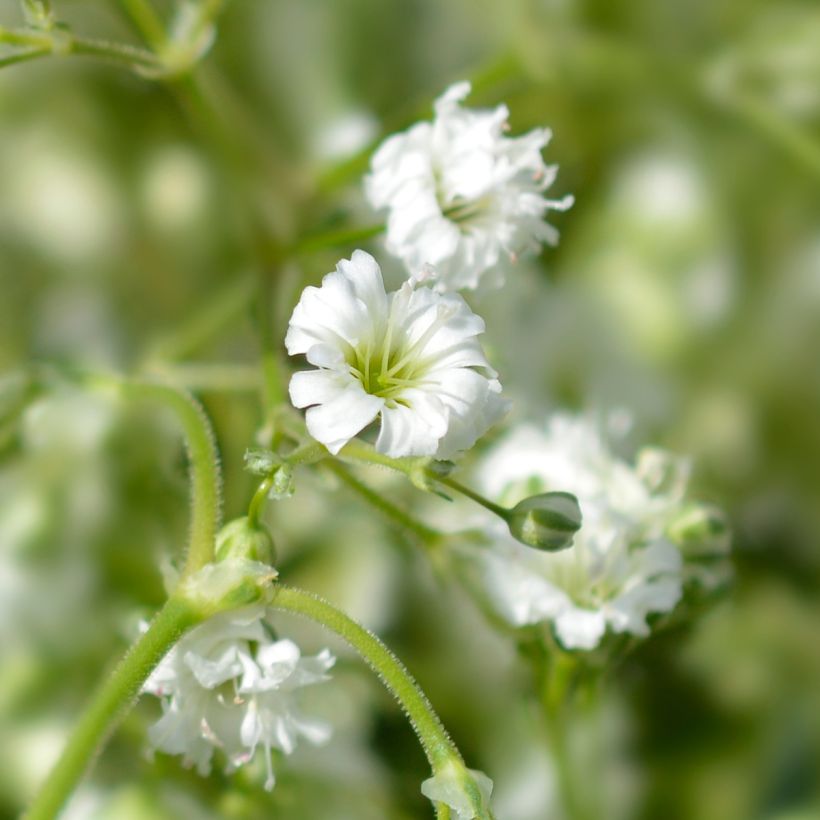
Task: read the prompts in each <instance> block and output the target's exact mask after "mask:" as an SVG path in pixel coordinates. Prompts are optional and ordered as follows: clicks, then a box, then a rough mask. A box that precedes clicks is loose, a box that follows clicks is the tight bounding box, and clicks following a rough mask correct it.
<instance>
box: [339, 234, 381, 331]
mask: <svg viewBox="0 0 820 820" xmlns="http://www.w3.org/2000/svg"><path fill="white" fill-rule="evenodd" d="M337 270H339V271H340V272H341V273H342V274H344V275H345V276H346V277H347V279H348V280H349V281H350V282H351V284H352V285H353V289H354V290H355V292H356V295H357V296H358V297H359V299H361V300H362V302H364V304H365V305H366V307H367V311H368V316H369V318H370V320H371V322H375V321H377V320H379V319H381V318H383V317H385V316H386V315H387V294H386V293H385V290H384V280H383V279H382V272H381V269H380V268H379V265H378V263H377V262H376V260H375V259H374V258H373V257H372V256H371V255H370V254H369V253H366V252H365V251H360V250H356V251H353V255H352V256H351V258H350V261H348V260H347V259H342V261H341V262H339V264H338V265H337Z"/></svg>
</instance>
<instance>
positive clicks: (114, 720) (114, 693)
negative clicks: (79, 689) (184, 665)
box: [24, 598, 200, 820]
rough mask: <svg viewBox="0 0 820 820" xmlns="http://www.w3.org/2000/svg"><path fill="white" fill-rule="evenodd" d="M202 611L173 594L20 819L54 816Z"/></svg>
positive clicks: (105, 685)
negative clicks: (144, 686) (145, 684)
mask: <svg viewBox="0 0 820 820" xmlns="http://www.w3.org/2000/svg"><path fill="white" fill-rule="evenodd" d="M199 620H200V616H199V615H198V614H197V612H196V611H195V610H194V609H193V608H192V607H190V606H189V605H188V604H187V603H186V602H185V601H182V600H180V599H177V598H171V599H169V600H168V602H167V603H166V604H165V606H164V607H163V608H162V609H161V610H160V612H159V613H158V614H157V616H156V617H155V618H154V620H153V621H152V623H151V625H150V627H149V628H148V630H147V631H146V632H145V633H144V634H143V635H142V636H141V637H140V638H139V639H138V640H137V642H136V643H135V644H134V645H133V646H132V647H131V648H130V649H129V650H128V652H127V653H126V655H125V657H123V659H122V661H120V664H119V666H117V668H116V669H115V670H114V672H113V674H112V675H111V676H110V677H109V678H108V679H107V680H106V681H105V683H103V685H102V686H101V687H100V689H99V690H98V691H97V693H96V695H95V696H94V697H93V698H92V700H91V703H90V705H89V706H88V708H87V709H86V711H85V713H84V714H83V716H82V718H80V722H79V723H78V724H77V726H76V728H75V729H74V732H73V733H72V735H71V737H70V738H69V740H68V743H67V744H66V747H65V749H64V750H63V753H62V754H61V755H60V758H59V760H58V761H57V763H56V765H55V766H54V768H53V769H52V770H51V772H50V774H49V775H48V777H47V778H46V781H45V783H44V784H43V786H42V787H41V789H40V791H39V793H38V794H37V796H36V797H35V798H34V801H33V802H32V804H31V806H30V807H29V810H28V812H27V813H26V814H25V815H24V820H52V818H55V817H56V816H57V814H58V812H59V811H60V809H61V808H62V806H63V805H64V804H65V802H66V801H67V800H68V798H69V796H70V795H71V793H72V792H73V791H74V789H75V788H76V787H77V785H78V783H79V782H80V780H81V779H82V777H83V775H84V774H85V773H86V771H87V770H88V768H89V767H90V765H91V763H92V761H93V760H94V757H95V756H96V755H97V753H98V752H99V751H100V749H101V748H102V746H103V744H104V743H105V742H106V740H107V739H108V738H109V736H110V735H111V733H112V732H113V731H114V729H115V728H116V726H117V725H118V723H119V722H120V721H121V720H122V718H123V717H124V716H125V714H126V713H127V712H128V710H129V709H130V707H131V706H132V705H133V704H134V702H135V701H136V699H137V696H138V695H139V692H140V689H141V687H142V685H143V683H145V680H146V679H147V678H148V676H149V675H150V674H151V671H152V670H153V669H154V667H155V666H156V665H157V664H158V663H159V662H160V661H161V660H162V658H163V657H164V656H165V653H166V652H167V651H168V650H169V649H170V648H171V647H172V646H173V645H174V644H175V643H176V642H177V640H179V638H180V637H181V636H182V635H183V633H185V632H186V631H187V630H188V629H190V628H191V627H192V626H194V625H195V624H196V623H198V622H199Z"/></svg>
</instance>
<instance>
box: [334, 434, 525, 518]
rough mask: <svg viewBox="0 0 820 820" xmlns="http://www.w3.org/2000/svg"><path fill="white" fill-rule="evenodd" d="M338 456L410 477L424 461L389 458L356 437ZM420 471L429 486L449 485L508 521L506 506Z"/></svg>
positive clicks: (449, 480)
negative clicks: (387, 468)
mask: <svg viewBox="0 0 820 820" xmlns="http://www.w3.org/2000/svg"><path fill="white" fill-rule="evenodd" d="M339 457H340V458H343V459H344V458H348V459H351V460H353V461H361V462H365V463H367V464H378V465H380V466H382V467H389V468H390V469H391V470H396V471H397V472H400V473H402V474H403V475H406V476H408V478H411V479H414V478H417V476H418V472H419V466H420V464H421V463H423V462H424V460H423V459H419V458H391V457H390V456H386V455H384V454H383V453H380V452H379V451H378V450H376V449H375V448H374V447H372V446H370V445H369V444H365V443H364V442H363V441H358V440H357V439H352V440H351V441H349V442H348V443H347V444H345V446H344V447H342V449H341V450H340V451H339ZM422 472H423V473H424V476H425V480H429V482H430V485H431V486H434V485H435V484H443V485H444V486H445V487H449V488H450V489H451V490H455V491H456V492H458V493H461V494H462V495H464V496H466V497H467V498H469V499H470V500H472V501H475V502H476V504H480V505H481V506H482V507H484V508H485V509H487V510H489V511H490V512H492V513H494V514H495V515H497V516H498V517H499V518H501V519H503V520H504V521H509V519H510V510H508V509H507V508H506V507H501V506H500V505H498V504H494V503H493V502H492V501H490V499H489V498H485V497H484V496H483V495H481V494H480V493H477V492H476V491H475V490H472V489H470V488H469V487H466V486H465V485H464V484H462V483H461V482H459V481H456V480H455V479H454V478H450V477H449V476H442V475H440V474H438V473H436V472H434V471H433V470H430V469H423V470H422ZM414 483H415V482H414Z"/></svg>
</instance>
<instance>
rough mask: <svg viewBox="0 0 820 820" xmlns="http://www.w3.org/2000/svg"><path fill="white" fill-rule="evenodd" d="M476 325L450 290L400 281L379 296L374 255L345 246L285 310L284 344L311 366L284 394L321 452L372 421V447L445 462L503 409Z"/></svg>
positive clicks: (478, 323) (335, 446)
mask: <svg viewBox="0 0 820 820" xmlns="http://www.w3.org/2000/svg"><path fill="white" fill-rule="evenodd" d="M483 330H484V322H483V321H482V320H481V319H480V318H479V317H478V316H476V315H475V314H474V313H473V312H472V311H471V310H470V308H469V307H468V305H467V303H466V302H465V301H464V300H463V299H462V298H461V297H460V296H458V295H457V294H453V293H444V294H442V293H436V292H434V291H433V290H431V289H430V288H428V287H424V286H422V285H421V283H420V282H418V280H410V281H407V282H405V283H404V285H402V287H401V288H400V289H399V290H397V291H395V292H393V293H389V294H388V293H386V292H385V288H384V282H383V280H382V275H381V270H380V269H379V266H378V264H377V263H376V260H375V259H373V257H372V256H370V254H368V253H365V252H364V251H355V252H354V253H353V256H352V258H351V259H350V260H346V259H345V260H342V261H341V262H339V264H338V266H337V268H336V270H335V271H334V272H333V273H329V274H327V275H326V276H325V277H324V279H323V280H322V286H321V287H319V288H315V287H308V288H306V289H305V291H304V292H303V293H302V297H301V299H300V300H299V304H298V305H297V306H296V308H295V310H294V311H293V316H292V317H291V320H290V327H289V328H288V333H287V337H286V339H285V345H286V346H287V350H288V353H290V354H291V355H296V354H300V353H304V354H305V355H306V356H307V360H308V362H309V363H310V364H312V365H314V366H315V367H316V368H317V369H315V370H307V371H301V372H299V373H296V374H294V376H293V378H292V379H291V382H290V397H291V400H292V401H293V404H294V405H295V406H296V407H307V408H309V409H308V411H307V414H306V420H307V427H308V431H309V432H310V434H311V435H312V436H313V437H314V438H315V439H316V440H317V441H320V442H322V444H324V445H325V446H326V447H327V448H328V450H330V452H331V453H337V452H339V450H340V449H341V448H342V447H343V446H344V445H345V444H346V443H347V442H348V441H349V440H350V439H351V438H352V437H353V436H355V435H356V434H357V433H359V432H360V431H361V430H363V429H364V428H365V427H367V426H368V425H369V424H370V423H371V422H372V421H374V420H375V419H376V418H377V417H379V418H380V421H381V427H380V431H379V436H378V439H377V440H376V448H377V449H378V450H379V451H380V452H382V453H386V454H387V455H389V456H392V457H400V456H433V455H434V456H436V457H438V458H448V457H449V456H451V455H453V454H454V453H456V452H457V451H460V450H465V449H467V448H469V447H471V446H472V445H473V444H474V443H475V441H476V439H477V438H478V437H479V436H481V435H483V433H484V432H486V430H487V429H488V428H489V427H490V426H491V425H492V424H494V423H495V422H496V421H498V420H499V419H500V418H501V417H502V416H503V415H504V413H505V412H506V409H507V405H506V402H504V401H503V400H502V399H501V398H500V396H499V394H500V392H501V385H500V384H499V383H498V380H497V379H496V378H495V376H496V374H495V371H493V369H492V368H491V367H490V365H489V363H488V361H487V359H486V357H485V356H484V353H483V351H482V349H481V345H480V344H479V342H478V339H477V337H478V336H479V334H481V333H482V332H483Z"/></svg>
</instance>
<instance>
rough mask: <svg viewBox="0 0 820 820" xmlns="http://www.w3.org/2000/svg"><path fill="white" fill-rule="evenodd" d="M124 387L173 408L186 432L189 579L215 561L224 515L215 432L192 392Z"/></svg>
mask: <svg viewBox="0 0 820 820" xmlns="http://www.w3.org/2000/svg"><path fill="white" fill-rule="evenodd" d="M121 388H122V389H123V391H124V392H126V393H130V394H132V395H134V396H137V397H140V396H142V397H145V398H153V399H155V400H157V401H160V402H161V403H162V404H164V405H166V406H167V407H169V408H171V409H172V410H173V411H174V413H175V414H176V416H177V419H178V420H179V421H180V423H181V424H182V427H183V430H184V431H185V440H186V445H187V449H188V457H189V461H190V471H191V529H190V534H189V538H188V552H187V555H186V559H185V567H184V570H183V577H187V576H189V575H191V574H192V573H194V572H196V571H197V570H198V569H201V568H202V567H204V566H205V564H207V563H209V562H210V561H212V560H213V557H214V545H215V543H216V534H217V532H218V530H219V524H220V520H221V515H222V510H221V506H222V479H221V475H220V471H219V454H218V453H217V449H216V438H215V437H214V433H213V429H212V428H211V425H210V423H209V422H208V418H207V416H206V415H205V412H204V411H203V409H202V405H200V404H199V402H197V401H196V400H195V399H194V397H193V396H191V395H190V394H189V393H183V392H182V391H180V390H176V389H175V388H173V387H167V386H166V385H162V384H152V383H150V382H122V383H121Z"/></svg>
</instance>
